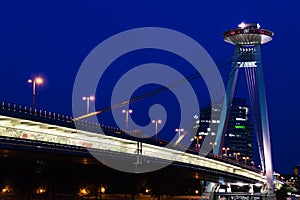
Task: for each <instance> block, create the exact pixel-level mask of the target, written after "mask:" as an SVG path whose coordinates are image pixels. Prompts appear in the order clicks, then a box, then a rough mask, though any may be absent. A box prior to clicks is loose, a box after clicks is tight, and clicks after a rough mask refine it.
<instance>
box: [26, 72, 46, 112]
mask: <svg viewBox="0 0 300 200" xmlns="http://www.w3.org/2000/svg"><path fill="white" fill-rule="evenodd" d="M27 82H28V83H32V109H34V103H35V95H36V85H41V84H43V82H44V80H43V79H42V78H41V77H36V78H34V79H28V81H27Z"/></svg>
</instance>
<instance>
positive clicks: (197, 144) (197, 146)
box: [194, 135, 202, 149]
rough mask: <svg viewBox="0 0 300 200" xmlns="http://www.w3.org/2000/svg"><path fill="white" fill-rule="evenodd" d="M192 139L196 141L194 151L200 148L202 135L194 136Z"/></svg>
mask: <svg viewBox="0 0 300 200" xmlns="http://www.w3.org/2000/svg"><path fill="white" fill-rule="evenodd" d="M194 139H196V149H199V148H200V143H199V140H202V135H196V136H194Z"/></svg>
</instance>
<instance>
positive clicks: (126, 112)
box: [122, 110, 133, 131]
mask: <svg viewBox="0 0 300 200" xmlns="http://www.w3.org/2000/svg"><path fill="white" fill-rule="evenodd" d="M132 112H133V111H132V110H122V113H125V122H126V129H125V130H126V131H128V115H129V114H131V113H132Z"/></svg>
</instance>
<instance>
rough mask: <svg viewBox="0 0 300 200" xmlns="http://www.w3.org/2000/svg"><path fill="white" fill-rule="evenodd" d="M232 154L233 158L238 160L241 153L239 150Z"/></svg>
mask: <svg viewBox="0 0 300 200" xmlns="http://www.w3.org/2000/svg"><path fill="white" fill-rule="evenodd" d="M233 155H234V157H235V160H236V161H239V158H238V156H239V155H241V153H240V152H237V153H233Z"/></svg>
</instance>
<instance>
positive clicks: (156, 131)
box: [152, 119, 162, 140]
mask: <svg viewBox="0 0 300 200" xmlns="http://www.w3.org/2000/svg"><path fill="white" fill-rule="evenodd" d="M161 122H162V121H161V120H160V119H156V120H155V119H153V120H152V123H153V124H155V139H156V140H157V133H158V129H157V126H158V124H161Z"/></svg>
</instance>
